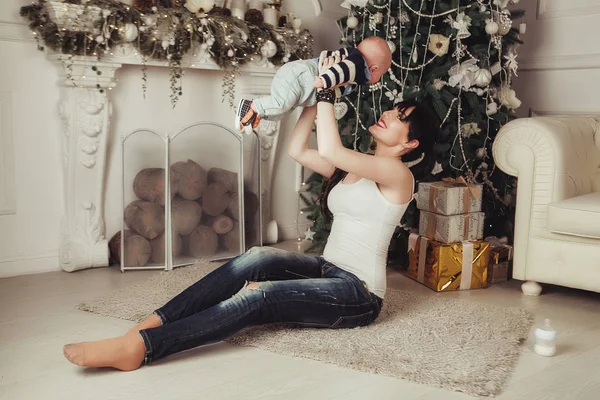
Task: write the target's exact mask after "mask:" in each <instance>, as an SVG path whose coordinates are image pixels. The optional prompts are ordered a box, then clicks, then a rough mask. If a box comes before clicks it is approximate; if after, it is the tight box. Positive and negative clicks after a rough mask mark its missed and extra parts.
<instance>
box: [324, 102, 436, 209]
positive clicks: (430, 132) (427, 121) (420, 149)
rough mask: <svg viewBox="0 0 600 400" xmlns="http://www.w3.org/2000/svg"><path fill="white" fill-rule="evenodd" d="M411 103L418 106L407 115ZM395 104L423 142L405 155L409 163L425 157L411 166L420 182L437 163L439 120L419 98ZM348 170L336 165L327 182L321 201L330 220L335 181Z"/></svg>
mask: <svg viewBox="0 0 600 400" xmlns="http://www.w3.org/2000/svg"><path fill="white" fill-rule="evenodd" d="M411 107H414V109H413V110H412V112H411V113H410V114H409V115H406V110H408V109H409V108H411ZM395 108H396V109H398V111H399V113H400V115H399V118H401V120H402V121H405V122H407V123H408V140H409V141H411V140H418V141H419V145H418V146H417V147H416V148H414V149H412V150H411V151H410V152H408V153H406V154H404V155H403V156H402V161H403V162H406V163H408V162H411V161H417V160H419V159H420V158H422V159H421V161H419V162H417V163H416V164H414V165H412V166H411V167H409V168H410V171H411V172H412V174H413V176H414V177H415V185H416V184H417V182H419V181H421V180H423V179H425V178H426V177H427V176H428V175H429V174H430V173H431V170H432V169H433V165H434V163H435V155H434V154H433V145H434V144H435V140H436V138H437V137H439V131H440V127H439V121H438V119H437V117H436V115H435V114H434V113H433V112H432V111H431V109H430V108H429V107H428V106H426V105H425V104H423V103H421V102H418V101H416V100H405V101H402V102H400V103H398V104H396V106H395ZM347 174H348V173H347V172H346V171H343V170H341V169H339V168H336V169H335V171H334V172H333V174H332V175H331V178H329V179H328V180H327V181H325V182H324V183H323V189H322V190H321V194H320V195H319V202H320V204H321V211H322V212H323V214H324V215H325V217H326V218H327V219H329V220H331V218H332V215H331V211H329V207H328V206H327V197H328V196H329V192H331V190H332V189H333V188H334V187H335V185H337V184H338V183H339V182H341V181H342V180H343V179H344V177H345V176H346V175H347Z"/></svg>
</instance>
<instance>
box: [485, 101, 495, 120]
mask: <svg viewBox="0 0 600 400" xmlns="http://www.w3.org/2000/svg"><path fill="white" fill-rule="evenodd" d="M497 112H498V104H496V103H494V102H493V101H492V102H491V103H489V104H488V105H487V108H486V114H487V115H488V116H490V115H494V114H496V113H497Z"/></svg>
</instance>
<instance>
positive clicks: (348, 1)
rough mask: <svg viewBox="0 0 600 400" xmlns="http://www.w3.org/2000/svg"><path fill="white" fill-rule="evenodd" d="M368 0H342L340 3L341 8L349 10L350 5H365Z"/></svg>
mask: <svg viewBox="0 0 600 400" xmlns="http://www.w3.org/2000/svg"><path fill="white" fill-rule="evenodd" d="M368 2H369V0H344V1H343V2H342V4H341V5H340V6H341V7H342V8H345V9H348V10H350V9H351V8H352V6H354V7H364V6H366V5H367V3H368Z"/></svg>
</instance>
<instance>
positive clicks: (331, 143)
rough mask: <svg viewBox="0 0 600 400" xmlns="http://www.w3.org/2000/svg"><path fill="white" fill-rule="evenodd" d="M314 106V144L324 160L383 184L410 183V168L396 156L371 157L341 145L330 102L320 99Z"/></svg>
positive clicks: (392, 185) (397, 184) (396, 185)
mask: <svg viewBox="0 0 600 400" xmlns="http://www.w3.org/2000/svg"><path fill="white" fill-rule="evenodd" d="M317 110H318V114H319V118H318V119H317V144H318V148H319V155H320V156H321V157H322V158H323V159H324V160H325V161H326V162H329V163H330V164H331V165H333V166H335V167H337V168H339V169H342V170H344V171H346V172H348V173H350V174H353V175H357V176H360V177H362V178H366V179H369V180H372V181H375V182H377V183H380V184H382V185H385V186H389V187H397V188H403V187H404V186H405V182H407V181H408V182H410V184H411V185H412V176H411V172H410V170H409V169H408V168H407V167H406V165H404V163H403V162H402V161H401V160H400V159H399V158H394V157H374V156H372V155H369V154H363V153H360V152H358V151H354V150H350V149H347V148H345V147H344V145H343V144H342V140H341V139H340V134H339V132H338V127H337V121H336V120H335V117H334V114H333V104H330V103H327V102H319V103H318V104H317Z"/></svg>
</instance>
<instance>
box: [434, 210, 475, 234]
mask: <svg viewBox="0 0 600 400" xmlns="http://www.w3.org/2000/svg"><path fill="white" fill-rule="evenodd" d="M435 216H436V215H435V214H433V213H428V214H426V218H427V229H426V230H425V236H427V237H429V238H435V237H436V234H438V235H439V238H440V239H441V238H443V237H444V236H443V235H442V234H441V233H440V232H438V230H437V218H436V217H435ZM463 221H464V224H463V236H462V237H463V238H467V237H469V231H470V229H471V217H470V216H469V215H467V216H465V218H463Z"/></svg>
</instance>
